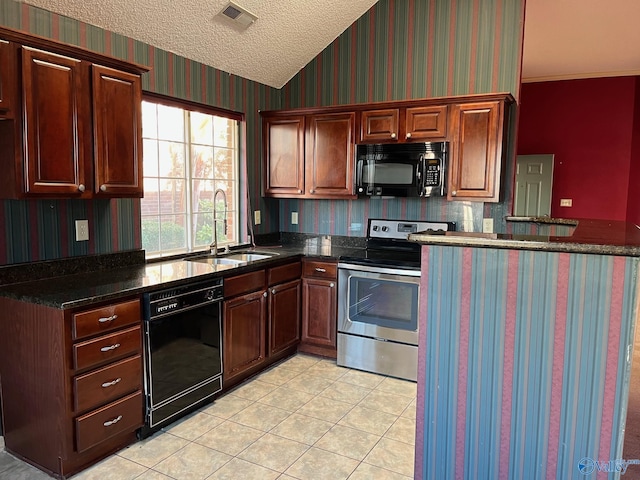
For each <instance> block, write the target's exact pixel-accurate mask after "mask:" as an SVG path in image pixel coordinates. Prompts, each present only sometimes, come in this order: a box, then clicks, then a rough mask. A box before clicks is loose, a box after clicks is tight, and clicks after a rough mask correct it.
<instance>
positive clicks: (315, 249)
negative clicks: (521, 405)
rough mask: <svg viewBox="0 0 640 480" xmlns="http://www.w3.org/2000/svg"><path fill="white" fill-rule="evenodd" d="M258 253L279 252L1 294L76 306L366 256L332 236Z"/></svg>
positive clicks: (36, 284) (93, 275)
mask: <svg viewBox="0 0 640 480" xmlns="http://www.w3.org/2000/svg"><path fill="white" fill-rule="evenodd" d="M254 251H255V252H256V253H258V252H264V253H271V254H275V255H273V256H272V257H271V258H269V259H263V260H257V261H254V262H250V263H248V264H240V265H215V264H212V263H205V262H200V261H187V260H184V259H181V258H180V259H172V260H164V261H153V262H149V263H138V264H130V265H126V266H122V267H117V268H116V267H112V268H104V269H100V270H95V271H85V272H82V273H75V272H74V273H72V274H66V275H60V276H49V277H48V278H43V279H40V280H35V281H22V282H21V283H13V284H10V285H4V286H0V296H4V297H9V298H14V299H17V300H22V301H26V302H31V303H37V304H41V305H47V306H50V307H54V308H72V307H80V306H84V305H88V304H91V303H96V302H100V301H108V300H113V299H117V298H123V297H127V296H133V295H139V294H142V293H145V292H149V291H153V290H161V289H163V288H171V287H174V286H178V285H184V284H187V283H190V282H193V281H200V280H206V279H211V278H216V277H220V276H222V277H224V276H231V275H236V274H240V273H243V272H247V271H250V270H254V269H257V268H265V267H268V266H270V265H274V264H277V263H281V262H282V261H283V260H287V259H292V258H293V257H296V256H298V257H301V256H307V257H316V258H325V259H329V258H331V259H337V258H339V257H340V256H342V255H347V254H348V255H351V256H354V255H355V256H357V255H358V254H359V253H360V252H361V253H362V254H363V255H364V250H362V249H360V248H354V247H353V246H351V245H347V246H344V245H340V244H338V245H335V244H332V242H331V238H330V237H313V238H307V239H305V241H304V242H301V243H296V244H289V245H285V246H268V247H267V246H263V247H261V246H258V247H256V248H255V249H254ZM142 258H144V257H142Z"/></svg>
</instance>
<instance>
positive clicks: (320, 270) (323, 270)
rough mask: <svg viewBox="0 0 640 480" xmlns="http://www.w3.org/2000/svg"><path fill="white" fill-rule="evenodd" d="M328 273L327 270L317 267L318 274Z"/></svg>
mask: <svg viewBox="0 0 640 480" xmlns="http://www.w3.org/2000/svg"><path fill="white" fill-rule="evenodd" d="M326 271H327V269H326V268H320V267H316V272H320V273H325V272H326Z"/></svg>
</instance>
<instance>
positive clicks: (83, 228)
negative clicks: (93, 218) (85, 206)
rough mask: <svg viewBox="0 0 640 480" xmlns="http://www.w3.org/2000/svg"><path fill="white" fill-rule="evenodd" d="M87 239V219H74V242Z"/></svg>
mask: <svg viewBox="0 0 640 480" xmlns="http://www.w3.org/2000/svg"><path fill="white" fill-rule="evenodd" d="M86 240H89V220H76V242H84V241H86Z"/></svg>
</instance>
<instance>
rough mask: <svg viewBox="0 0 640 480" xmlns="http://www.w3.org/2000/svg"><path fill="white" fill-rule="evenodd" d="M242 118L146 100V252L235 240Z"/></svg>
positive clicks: (172, 251) (185, 249)
mask: <svg viewBox="0 0 640 480" xmlns="http://www.w3.org/2000/svg"><path fill="white" fill-rule="evenodd" d="M240 119H241V117H240V116H239V115H238V114H233V113H232V112H219V111H216V110H213V109H211V110H210V109H207V107H201V106H198V107H197V108H196V107H193V106H191V104H184V105H182V104H180V103H179V102H177V101H174V100H165V101H163V100H159V99H157V98H155V97H147V98H145V100H144V101H143V102H142V138H143V140H142V141H143V170H144V198H143V199H142V201H141V211H142V248H144V249H145V251H146V254H147V256H148V257H154V256H155V257H157V256H161V255H170V254H177V253H183V252H191V251H194V250H202V249H203V248H206V247H208V246H209V245H210V244H211V243H212V242H213V239H214V234H213V233H214V232H213V229H214V224H215V228H216V232H217V237H218V245H225V244H230V243H238V237H239V223H240V222H239V218H240V217H239V212H238V210H239V209H238V205H239V201H238V200H239V198H238V197H239V194H238V193H239V181H238V172H239V152H238V129H239V120H240Z"/></svg>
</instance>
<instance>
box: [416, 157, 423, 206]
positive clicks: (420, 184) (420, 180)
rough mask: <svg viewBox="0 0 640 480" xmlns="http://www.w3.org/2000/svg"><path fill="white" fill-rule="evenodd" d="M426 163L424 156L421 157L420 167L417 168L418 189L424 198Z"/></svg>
mask: <svg viewBox="0 0 640 480" xmlns="http://www.w3.org/2000/svg"><path fill="white" fill-rule="evenodd" d="M424 162H425V160H424V155H420V159H419V160H418V167H417V168H416V188H417V189H418V195H419V196H420V197H423V196H424Z"/></svg>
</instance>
